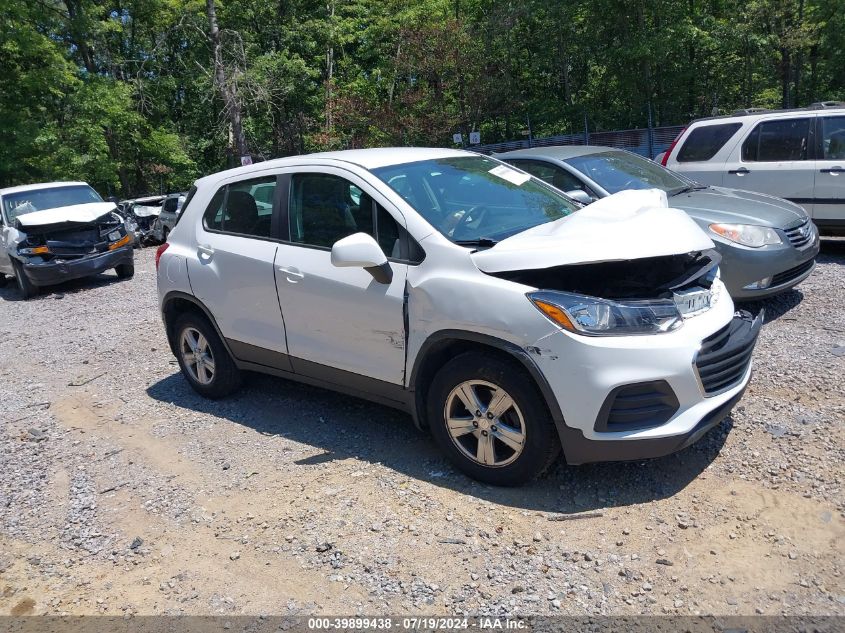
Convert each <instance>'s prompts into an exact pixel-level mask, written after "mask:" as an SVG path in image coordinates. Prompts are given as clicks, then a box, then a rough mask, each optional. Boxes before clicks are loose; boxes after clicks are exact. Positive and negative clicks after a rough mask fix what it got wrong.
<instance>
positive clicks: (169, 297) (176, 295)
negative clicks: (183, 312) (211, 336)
mask: <svg viewBox="0 0 845 633" xmlns="http://www.w3.org/2000/svg"><path fill="white" fill-rule="evenodd" d="M177 299H178V300H183V301H187V302H188V303H192V304H193V305H194V307H196V308H198V309H199V310H200V311H201V312H202V313H203V315H204V316H205V317H206V318H207V319H208V321H209V323H211V327H213V328H214V331H215V332H216V333H217V336H218V337H219V338H220V340H221V341H222V342H223V347H225V348H226V352H227V353H228V354H229V356H230V357H231V358H233V359H234V358H235V356H234V354H232V350H231V349H230V347H229V343H228V342H227V341H226V337H225V336H223V332H222V331H221V330H220V326H219V325H217V319H215V318H214V315H213V314H212V313H211V310H209V309H208V308H207V307H206V306H205V304H204V303H203V302H202V301H200V300H199V299H197V298H196V297H195V296H194V295H191V294H188V293H187V292H182V291H181V290H171V291H170V292H168V293H167V294H166V295H164V298H163V299H162V300H161V318H162V320H163V321H164V329H165V332H166V333H167V343H168V345H169V346H170V351H172V352H173V355H174V356H175V355H176V348H175V341H174V340H173V336H172V334H173V333H172V327H173V324H172V323H169V322H168V320H167V306H168V305H169V304H171V303H173V301H175V300H177Z"/></svg>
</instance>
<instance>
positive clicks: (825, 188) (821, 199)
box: [812, 114, 845, 229]
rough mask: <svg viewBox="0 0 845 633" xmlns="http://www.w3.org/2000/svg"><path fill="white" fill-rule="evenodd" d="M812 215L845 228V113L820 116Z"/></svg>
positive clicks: (830, 225)
mask: <svg viewBox="0 0 845 633" xmlns="http://www.w3.org/2000/svg"><path fill="white" fill-rule="evenodd" d="M817 120H818V126H817V130H818V138H819V142H818V144H817V148H818V149H817V151H818V154H817V160H816V169H815V174H814V176H815V191H814V194H813V210H812V216H813V220H814V221H815V223H816V224H817V225H819V226H822V227H827V228H839V229H842V228H845V114H839V115H823V114H822V115H819V116H818V117H817Z"/></svg>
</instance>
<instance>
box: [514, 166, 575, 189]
mask: <svg viewBox="0 0 845 633" xmlns="http://www.w3.org/2000/svg"><path fill="white" fill-rule="evenodd" d="M508 162H509V163H513V164H514V165H516V166H517V167H519V168H520V169H522V170H525V171H527V172H528V173H529V174H531V175H532V176H537V178H539V179H540V180H545V181H546V182H547V183H549V184H550V185H552V186H553V187H557V188H558V189H560V190H561V191H572V190H573V189H579V190H581V191H585V192H587V193H590V192H589V191H588V190H587V187H586V186H585V185H584V183H583V182H581V181H580V180H579V179H578V178H576V177H575V176H573V175H572V174H570V173H569V172H568V171H566V170H565V169H562V168H560V167H558V166H557V165H552V164H551V163H547V162H544V161H540V160H513V161H511V160H508Z"/></svg>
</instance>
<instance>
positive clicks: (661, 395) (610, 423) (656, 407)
mask: <svg viewBox="0 0 845 633" xmlns="http://www.w3.org/2000/svg"><path fill="white" fill-rule="evenodd" d="M678 407H679V403H678V398H677V396H676V395H675V392H674V391H672V387H670V386H669V383H667V382H666V381H665V380H656V381H653V382H641V383H635V384H631V385H623V386H621V387H616V388H615V389H614V390H613V391H611V392H610V394H609V395H608V396H607V398H606V399H605V401H604V404H603V405H602V407H601V409H600V411H599V415H598V418H597V419H596V424H595V427H594V428H595V430H596V431H598V432H607V431H633V430H636V429H647V428H651V427H653V426H660V425H661V424H665V423H666V422H668V421H669V420H670V419H671V418H672V416H673V415H675V412H676V411H677V410H678Z"/></svg>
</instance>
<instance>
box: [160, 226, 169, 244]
mask: <svg viewBox="0 0 845 633" xmlns="http://www.w3.org/2000/svg"><path fill="white" fill-rule="evenodd" d="M169 235H170V229H169V228H167V227H166V226H165V227H164V228H163V229H162V231H161V241H162V242H166V241H167V238H168V236H169Z"/></svg>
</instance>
